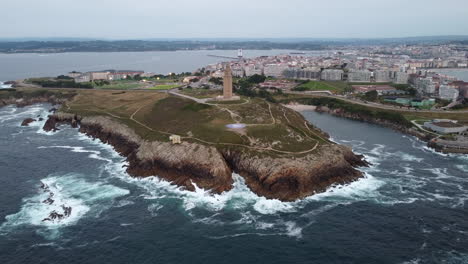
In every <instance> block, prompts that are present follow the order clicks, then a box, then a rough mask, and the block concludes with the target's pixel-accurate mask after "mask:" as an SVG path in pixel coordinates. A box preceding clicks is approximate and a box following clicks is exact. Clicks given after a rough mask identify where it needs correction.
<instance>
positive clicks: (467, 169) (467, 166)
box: [456, 164, 468, 172]
mask: <svg viewBox="0 0 468 264" xmlns="http://www.w3.org/2000/svg"><path fill="white" fill-rule="evenodd" d="M456 167H457V168H458V169H459V170H461V171H463V172H468V165H460V164H459V165H456Z"/></svg>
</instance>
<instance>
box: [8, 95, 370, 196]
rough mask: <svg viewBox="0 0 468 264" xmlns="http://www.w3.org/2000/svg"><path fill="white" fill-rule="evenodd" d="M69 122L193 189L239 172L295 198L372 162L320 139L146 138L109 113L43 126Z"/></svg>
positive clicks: (141, 167) (141, 168) (219, 184)
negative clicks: (288, 145)
mask: <svg viewBox="0 0 468 264" xmlns="http://www.w3.org/2000/svg"><path fill="white" fill-rule="evenodd" d="M68 100H70V98H65V99H60V100H58V99H57V98H56V97H55V96H49V97H47V96H44V97H40V98H28V99H27V100H24V99H16V98H15V99H11V100H3V101H2V102H3V103H2V104H0V106H1V105H7V104H14V105H17V106H18V107H23V106H26V105H32V104H36V103H43V102H49V103H52V104H65V105H66V102H67V101H68ZM62 124H64V125H70V126H72V127H74V128H77V129H78V130H79V132H81V133H84V134H86V135H87V136H89V137H91V138H94V139H99V140H100V141H102V142H103V143H106V144H109V145H111V146H112V147H113V148H114V149H115V150H116V151H117V152H118V153H119V154H120V155H122V156H123V157H125V158H126V160H127V162H128V164H129V165H128V167H127V168H126V170H127V172H128V173H129V174H130V175H131V176H133V177H150V176H154V175H158V177H161V178H163V179H165V180H168V181H170V182H171V183H172V184H175V185H177V186H181V187H184V188H185V189H187V190H190V191H195V190H196V189H197V188H202V189H205V190H208V191H210V192H212V193H218V194H219V193H222V192H225V191H229V190H230V189H232V188H233V176H232V175H233V173H236V174H239V175H240V176H241V177H243V178H244V179H245V181H246V184H247V186H248V187H249V188H250V189H251V190H252V191H253V192H254V193H256V194H257V195H260V196H263V197H266V198H268V199H278V200H281V201H296V200H300V199H303V198H306V197H308V196H311V195H313V194H317V193H322V192H325V191H326V190H327V189H328V188H329V187H331V186H333V185H336V184H339V185H341V184H349V183H351V182H354V181H356V180H359V179H361V178H362V177H364V174H363V173H362V172H361V171H359V170H357V169H356V168H357V167H365V166H368V163H367V162H366V161H365V160H364V157H363V156H361V155H356V154H354V153H353V152H352V150H351V149H350V148H349V147H346V146H342V145H338V144H335V143H330V144H324V145H320V146H319V147H318V148H317V149H316V150H315V151H314V152H313V153H305V154H301V155H299V156H297V155H292V156H291V155H280V156H277V155H273V154H268V153H266V152H264V151H245V149H242V148H238V147H237V148H236V147H226V146H216V147H215V146H207V145H203V144H198V143H189V142H183V144H181V145H172V144H171V143H169V142H163V141H146V140H143V139H142V138H140V137H139V136H138V135H136V134H135V132H134V131H133V130H132V129H131V128H129V127H127V126H126V125H125V124H123V123H121V122H117V121H116V120H112V118H111V117H107V116H106V117H104V116H99V115H98V116H93V117H81V116H78V115H76V114H72V113H63V112H60V111H59V112H56V113H55V114H51V115H49V117H48V119H47V121H46V123H45V125H44V128H43V129H44V130H45V131H55V130H57V129H59V128H58V126H59V125H62Z"/></svg>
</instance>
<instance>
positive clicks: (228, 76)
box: [223, 63, 232, 100]
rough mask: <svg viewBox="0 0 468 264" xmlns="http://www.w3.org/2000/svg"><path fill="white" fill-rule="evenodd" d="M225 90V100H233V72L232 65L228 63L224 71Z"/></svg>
mask: <svg viewBox="0 0 468 264" xmlns="http://www.w3.org/2000/svg"><path fill="white" fill-rule="evenodd" d="M223 83H224V88H223V99H224V100H229V99H231V98H232V71H231V65H230V64H229V63H228V64H227V65H226V68H225V69H224V78H223Z"/></svg>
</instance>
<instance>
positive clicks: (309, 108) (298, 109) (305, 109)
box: [283, 104, 317, 112]
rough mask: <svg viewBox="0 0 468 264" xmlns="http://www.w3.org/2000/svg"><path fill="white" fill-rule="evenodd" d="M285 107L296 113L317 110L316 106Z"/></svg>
mask: <svg viewBox="0 0 468 264" xmlns="http://www.w3.org/2000/svg"><path fill="white" fill-rule="evenodd" d="M283 106H284V107H287V108H290V109H292V110H294V111H297V112H301V111H315V109H316V108H317V107H316V106H315V105H302V104H287V105H285V104H284V105H283Z"/></svg>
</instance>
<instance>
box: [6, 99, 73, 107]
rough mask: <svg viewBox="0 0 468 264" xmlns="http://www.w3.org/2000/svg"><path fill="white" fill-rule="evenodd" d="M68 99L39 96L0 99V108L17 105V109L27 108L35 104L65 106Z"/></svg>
mask: <svg viewBox="0 0 468 264" xmlns="http://www.w3.org/2000/svg"><path fill="white" fill-rule="evenodd" d="M67 100H68V98H57V97H55V96H39V97H31V98H8V99H0V106H6V105H16V107H25V106H28V105H33V104H40V103H50V104H53V105H56V104H63V103H64V102H66V101H67Z"/></svg>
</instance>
